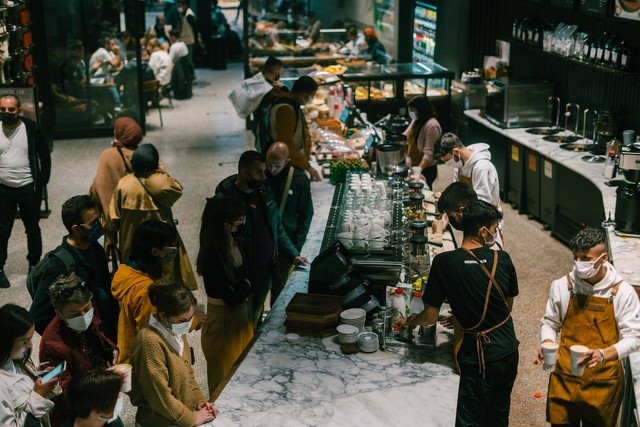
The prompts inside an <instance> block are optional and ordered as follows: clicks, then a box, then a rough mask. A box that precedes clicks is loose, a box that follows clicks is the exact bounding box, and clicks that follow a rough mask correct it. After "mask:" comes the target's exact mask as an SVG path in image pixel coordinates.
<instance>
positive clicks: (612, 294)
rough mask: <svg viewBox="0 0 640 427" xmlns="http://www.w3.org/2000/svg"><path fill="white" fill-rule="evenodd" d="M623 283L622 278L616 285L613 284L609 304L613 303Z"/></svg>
mask: <svg viewBox="0 0 640 427" xmlns="http://www.w3.org/2000/svg"><path fill="white" fill-rule="evenodd" d="M621 284H622V280H620V281H619V282H618V283H616V284H615V285H613V289H611V296H609V301H608V302H609V304H611V303H613V299H614V298H615V297H616V295H617V294H618V290H619V289H620V285H621Z"/></svg>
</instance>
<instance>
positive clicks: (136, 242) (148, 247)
mask: <svg viewBox="0 0 640 427" xmlns="http://www.w3.org/2000/svg"><path fill="white" fill-rule="evenodd" d="M177 239H178V232H177V231H176V229H175V227H174V226H173V225H171V224H167V223H166V222H162V221H159V220H157V219H150V220H148V221H145V222H143V223H142V224H140V225H139V226H138V228H136V231H135V232H134V233H133V241H132V246H131V256H130V257H129V261H132V262H133V263H134V264H135V265H136V267H137V268H139V269H140V270H141V271H142V272H143V273H146V274H148V275H149V277H151V278H152V279H154V280H157V279H160V278H161V277H162V263H161V262H160V258H158V257H157V256H155V255H153V254H152V253H151V252H152V251H153V248H156V249H161V248H163V247H164V246H167V245H170V244H173V243H175V242H176V240H177Z"/></svg>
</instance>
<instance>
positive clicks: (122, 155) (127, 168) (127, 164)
mask: <svg viewBox="0 0 640 427" xmlns="http://www.w3.org/2000/svg"><path fill="white" fill-rule="evenodd" d="M116 149H117V150H118V153H120V157H122V162H123V163H124V168H125V170H126V171H127V173H131V172H133V170H132V169H131V166H129V162H128V161H127V158H126V157H125V155H124V153H123V152H122V147H120V146H117V147H116Z"/></svg>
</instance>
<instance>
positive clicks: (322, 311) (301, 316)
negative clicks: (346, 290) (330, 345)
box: [284, 292, 342, 338]
mask: <svg viewBox="0 0 640 427" xmlns="http://www.w3.org/2000/svg"><path fill="white" fill-rule="evenodd" d="M341 311H342V297H341V296H335V295H321V294H304V293H301V292H298V293H296V294H295V295H294V296H293V298H292V299H291V302H289V305H288V306H287V309H286V314H287V320H285V322H284V325H285V327H286V328H287V333H292V332H293V333H296V334H298V335H301V336H307V337H317V338H324V337H328V336H331V335H335V333H336V326H338V324H339V323H340V312H341Z"/></svg>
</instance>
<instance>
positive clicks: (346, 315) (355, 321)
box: [340, 308, 367, 332]
mask: <svg viewBox="0 0 640 427" xmlns="http://www.w3.org/2000/svg"><path fill="white" fill-rule="evenodd" d="M365 320H367V312H366V311H364V310H363V309H361V308H350V309H348V310H344V311H343V312H342V313H340V322H341V323H342V324H344V325H353V326H356V327H357V328H358V330H359V331H360V332H364V322H365Z"/></svg>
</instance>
